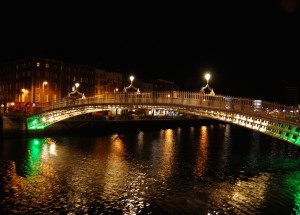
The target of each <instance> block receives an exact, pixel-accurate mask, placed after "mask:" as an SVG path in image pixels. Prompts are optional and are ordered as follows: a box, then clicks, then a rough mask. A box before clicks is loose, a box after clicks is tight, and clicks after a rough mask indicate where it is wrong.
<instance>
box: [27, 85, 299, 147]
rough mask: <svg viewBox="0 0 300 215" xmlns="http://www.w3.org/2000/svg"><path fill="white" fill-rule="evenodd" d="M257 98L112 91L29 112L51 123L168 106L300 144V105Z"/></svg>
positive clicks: (165, 92) (42, 121) (188, 93)
mask: <svg viewBox="0 0 300 215" xmlns="http://www.w3.org/2000/svg"><path fill="white" fill-rule="evenodd" d="M256 102H257V100H255V99H249V98H240V97H230V96H223V95H215V96H210V95H207V94H203V93H199V92H198V93H197V92H178V91H176V92H175V91H164V92H152V93H140V94H136V93H118V94H115V93H108V94H107V96H105V97H101V98H100V97H86V98H85V99H76V100H68V99H62V100H60V101H58V102H55V103H47V106H45V107H43V108H42V109H40V110H38V111H36V112H35V113H32V114H31V115H28V116H27V118H28V124H30V120H32V119H33V118H34V117H37V116H38V119H39V120H38V124H45V125H46V126H47V125H50V124H53V123H55V122H58V121H61V120H64V119H67V118H70V117H73V116H76V115H81V114H85V113H90V112H95V111H99V110H109V109H113V108H118V109H122V108H128V107H132V108H135V109H138V108H148V109H152V108H153V107H155V108H156V107H165V108H172V109H173V110H176V111H178V112H185V113H190V114H193V115H196V116H201V117H207V118H212V119H216V120H220V121H224V122H229V123H233V124H236V125H240V126H244V127H247V128H249V129H253V130H257V131H259V132H262V133H265V134H269V135H271V136H273V137H276V138H279V139H282V140H286V141H289V142H292V143H295V144H299V145H300V136H299V128H300V123H299V109H298V107H292V106H287V105H282V104H278V103H275V102H267V101H261V105H260V106H259V108H258V107H257V106H256V105H255V104H256ZM29 129H30V127H29Z"/></svg>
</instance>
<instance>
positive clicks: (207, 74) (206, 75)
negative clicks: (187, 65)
mask: <svg viewBox="0 0 300 215" xmlns="http://www.w3.org/2000/svg"><path fill="white" fill-rule="evenodd" d="M204 77H205V79H206V84H207V86H208V81H209V79H210V74H209V73H206V74H205V76H204Z"/></svg>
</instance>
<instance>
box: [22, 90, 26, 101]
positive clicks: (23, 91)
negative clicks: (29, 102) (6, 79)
mask: <svg viewBox="0 0 300 215" xmlns="http://www.w3.org/2000/svg"><path fill="white" fill-rule="evenodd" d="M21 92H22V102H24V100H25V99H24V97H25V95H24V94H25V92H26V90H25V89H24V88H23V89H21Z"/></svg>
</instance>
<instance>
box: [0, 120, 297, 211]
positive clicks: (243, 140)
mask: <svg viewBox="0 0 300 215" xmlns="http://www.w3.org/2000/svg"><path fill="white" fill-rule="evenodd" d="M0 175H1V181H0V183H1V187H0V201H1V208H0V214H172V215H173V214H272V215H274V214H280V215H285V214H298V213H299V211H300V147H298V146H295V145H293V144H291V143H287V142H284V141H281V140H277V139H274V138H272V137H270V136H267V135H264V134H261V133H257V132H255V131H251V130H248V129H246V128H242V127H238V126H236V125H231V124H216V125H202V126H201V125H200V126H185V127H176V128H164V129H159V128H157V129H154V128H153V129H147V130H139V129H137V130H136V131H130V132H128V131H127V132H124V133H122V132H118V133H106V134H100V133H99V135H76V134H74V135H68V136H45V137H44V136H42V137H37V138H33V137H28V138H24V137H15V138H4V139H2V140H1V144H0Z"/></svg>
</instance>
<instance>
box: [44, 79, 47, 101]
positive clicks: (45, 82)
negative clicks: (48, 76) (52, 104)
mask: <svg viewBox="0 0 300 215" xmlns="http://www.w3.org/2000/svg"><path fill="white" fill-rule="evenodd" d="M47 84H48V82H47V81H44V82H43V102H45V85H47Z"/></svg>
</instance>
